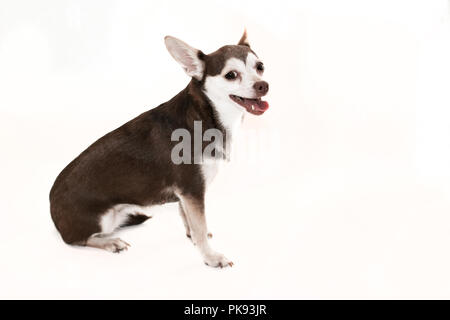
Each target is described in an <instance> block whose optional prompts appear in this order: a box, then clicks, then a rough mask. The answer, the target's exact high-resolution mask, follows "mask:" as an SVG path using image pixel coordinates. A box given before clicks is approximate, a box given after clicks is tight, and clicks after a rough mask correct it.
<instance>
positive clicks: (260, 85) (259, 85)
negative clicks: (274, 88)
mask: <svg viewBox="0 0 450 320" xmlns="http://www.w3.org/2000/svg"><path fill="white" fill-rule="evenodd" d="M253 89H255V91H256V93H257V94H258V95H261V96H263V95H265V94H266V93H267V91H269V84H268V83H267V82H265V81H258V82H255V84H254V85H253Z"/></svg>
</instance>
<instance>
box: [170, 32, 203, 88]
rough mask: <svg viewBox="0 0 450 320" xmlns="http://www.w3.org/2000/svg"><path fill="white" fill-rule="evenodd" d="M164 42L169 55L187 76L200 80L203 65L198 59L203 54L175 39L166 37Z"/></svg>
mask: <svg viewBox="0 0 450 320" xmlns="http://www.w3.org/2000/svg"><path fill="white" fill-rule="evenodd" d="M164 42H165V43H166V47H167V50H168V51H169V53H170V54H171V55H172V57H173V58H174V59H175V60H176V61H177V62H178V63H179V64H180V65H181V66H182V67H183V69H184V71H185V72H186V73H187V74H188V76H190V77H193V78H195V79H197V80H199V81H200V80H202V78H203V72H204V70H205V63H204V62H203V60H201V59H200V57H202V56H203V55H204V53H203V52H201V51H200V50H198V49H195V48H192V47H191V46H190V45H188V44H187V43H186V42H184V41H181V40H180V39H177V38H175V37H171V36H166V37H165V38H164Z"/></svg>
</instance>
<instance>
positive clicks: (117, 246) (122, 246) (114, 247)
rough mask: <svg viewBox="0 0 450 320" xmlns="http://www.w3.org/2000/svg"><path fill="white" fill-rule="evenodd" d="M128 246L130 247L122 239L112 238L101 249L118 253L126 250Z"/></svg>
mask: <svg viewBox="0 0 450 320" xmlns="http://www.w3.org/2000/svg"><path fill="white" fill-rule="evenodd" d="M129 246H130V245H129V244H128V243H126V242H125V241H123V240H122V239H119V238H113V239H108V241H107V242H105V243H104V244H103V247H102V248H103V249H105V250H107V251H110V252H113V253H119V252H121V251H123V250H128V247H129Z"/></svg>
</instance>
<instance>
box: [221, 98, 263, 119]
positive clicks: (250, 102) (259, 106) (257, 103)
mask: <svg viewBox="0 0 450 320" xmlns="http://www.w3.org/2000/svg"><path fill="white" fill-rule="evenodd" d="M230 98H231V100H233V101H234V102H236V103H237V104H238V105H240V106H242V107H244V108H245V110H247V112H249V113H251V114H254V115H257V116H259V115H261V114H263V113H264V112H265V111H266V110H267V109H269V104H268V103H267V101H263V100H261V98H256V99H249V98H243V97H239V96H236V95H234V94H230Z"/></svg>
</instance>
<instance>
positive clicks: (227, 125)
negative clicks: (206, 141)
mask: <svg viewBox="0 0 450 320" xmlns="http://www.w3.org/2000/svg"><path fill="white" fill-rule="evenodd" d="M218 90H220V89H218ZM202 92H203V93H204V94H205V96H206V97H207V98H208V100H209V101H210V104H211V106H212V108H213V110H214V114H215V116H216V117H217V120H218V121H219V122H220V124H221V125H222V126H223V127H224V129H225V131H226V133H227V136H228V137H229V138H231V139H233V137H235V136H236V134H237V132H238V130H239V128H240V126H241V123H242V121H243V119H244V116H245V110H244V109H243V108H241V107H239V106H238V105H236V103H235V102H233V101H232V100H231V99H230V98H229V97H223V95H221V94H220V93H219V92H217V91H216V90H214V89H211V88H202Z"/></svg>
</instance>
